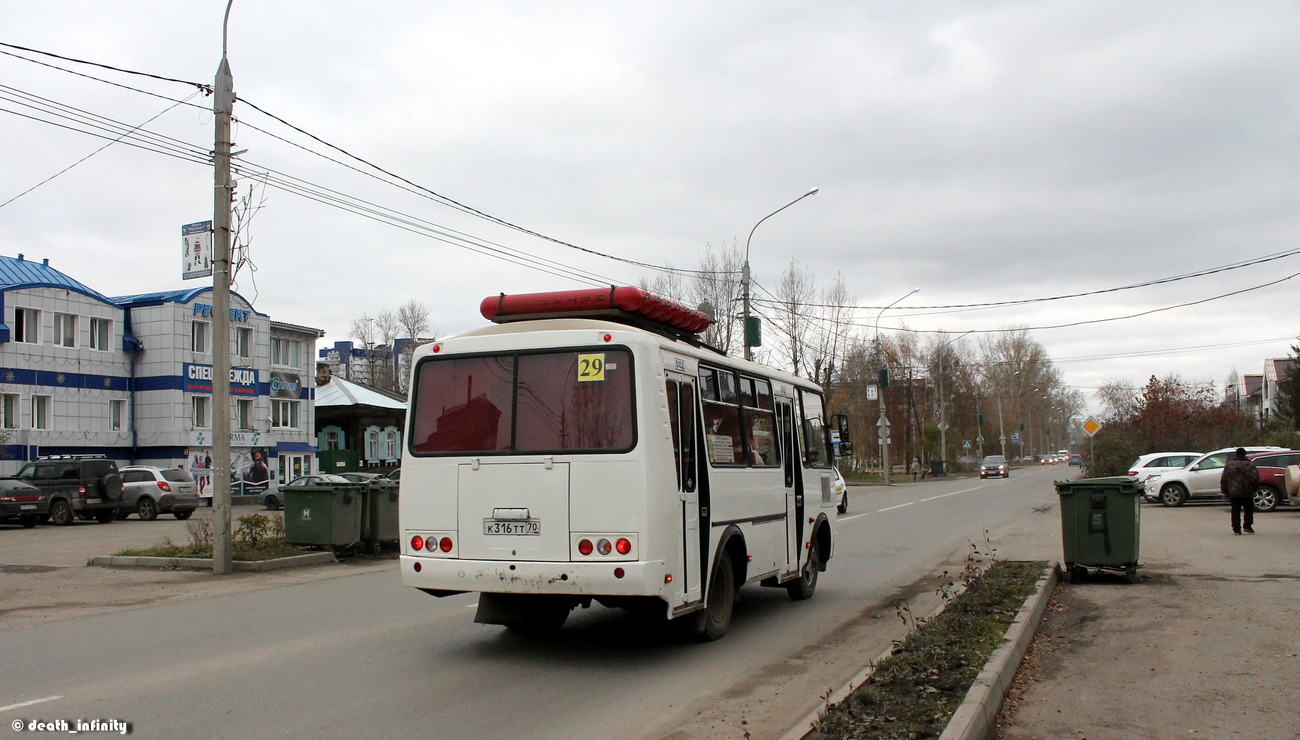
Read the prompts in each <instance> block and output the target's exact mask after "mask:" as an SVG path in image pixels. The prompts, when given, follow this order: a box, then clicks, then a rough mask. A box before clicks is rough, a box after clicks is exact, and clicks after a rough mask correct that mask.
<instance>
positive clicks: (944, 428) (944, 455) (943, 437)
mask: <svg viewBox="0 0 1300 740" xmlns="http://www.w3.org/2000/svg"><path fill="white" fill-rule="evenodd" d="M971 331H974V330H973V329H972V330H971ZM970 333H971V332H969V331H968V332H966V334H970ZM966 334H961V335H959V336H957V337H955V338H953V339H949V340H948V341H946V342H944V343H943V344H941V345H939V349H938V350H936V351H937V352H938V353H939V468H940V471H941V472H942V473H943V474H944V475H947V474H948V420H947V418H945V415H944V408H945V403H944V397H943V350H944V348H945V347H947V346H948V345H950V344H952V343H953V342H955V341H957V340H958V339H961V338H962V337H964V336H966Z"/></svg>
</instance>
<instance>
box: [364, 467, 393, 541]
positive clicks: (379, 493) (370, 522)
mask: <svg viewBox="0 0 1300 740" xmlns="http://www.w3.org/2000/svg"><path fill="white" fill-rule="evenodd" d="M362 495H363V496H364V497H365V502H366V507H365V508H366V511H365V517H364V519H363V521H362V523H361V539H363V540H365V541H366V542H367V543H369V544H370V545H371V547H372V549H373V550H374V551H375V552H378V551H379V549H380V546H381V545H382V544H383V543H385V542H397V540H398V538H399V537H400V536H401V532H400V531H399V530H398V528H397V496H398V483H397V482H396V481H387V480H384V481H379V480H376V481H371V482H369V483H367V484H366V485H365V487H364V490H363V491H362Z"/></svg>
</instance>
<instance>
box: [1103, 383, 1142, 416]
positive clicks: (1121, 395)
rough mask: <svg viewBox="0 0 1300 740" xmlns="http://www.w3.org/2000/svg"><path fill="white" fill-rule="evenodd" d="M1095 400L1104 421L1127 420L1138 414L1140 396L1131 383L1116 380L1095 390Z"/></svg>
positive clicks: (1136, 388)
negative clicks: (1098, 403) (1098, 404)
mask: <svg viewBox="0 0 1300 740" xmlns="http://www.w3.org/2000/svg"><path fill="white" fill-rule="evenodd" d="M1097 400H1098V401H1100V402H1101V408H1102V415H1103V416H1104V417H1105V418H1106V419H1111V420H1114V419H1129V418H1132V417H1133V416H1134V415H1136V414H1137V412H1138V408H1139V406H1140V401H1141V394H1140V393H1139V391H1138V387H1137V386H1136V385H1135V384H1134V383H1133V382H1132V381H1129V380H1124V379H1121V378H1116V379H1113V380H1109V381H1107V382H1105V383H1103V384H1102V385H1101V387H1100V388H1098V389H1097Z"/></svg>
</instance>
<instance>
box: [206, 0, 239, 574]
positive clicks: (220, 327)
mask: <svg viewBox="0 0 1300 740" xmlns="http://www.w3.org/2000/svg"><path fill="white" fill-rule="evenodd" d="M232 2H233V0H232ZM229 20H230V6H229V5H227V6H226V22H229ZM214 88H215V91H214V94H213V96H212V112H213V114H214V115H215V117H216V141H215V148H214V150H213V151H214V157H213V164H214V166H213V170H214V174H213V195H212V230H213V235H212V237H213V238H212V250H213V252H214V254H213V260H212V470H211V475H212V518H213V525H212V526H213V537H212V573H213V574H214V575H227V574H229V573H230V572H232V571H233V569H234V568H233V565H232V560H233V554H234V553H233V548H232V542H231V536H230V201H231V198H232V196H233V192H232V188H231V183H230V114H231V109H232V108H233V107H234V103H235V93H234V80H233V79H232V78H231V76H230V64H229V63H228V62H227V61H226V41H225V28H224V26H223V28H222V41H221V64H220V65H218V67H217V77H216V82H215V85H214Z"/></svg>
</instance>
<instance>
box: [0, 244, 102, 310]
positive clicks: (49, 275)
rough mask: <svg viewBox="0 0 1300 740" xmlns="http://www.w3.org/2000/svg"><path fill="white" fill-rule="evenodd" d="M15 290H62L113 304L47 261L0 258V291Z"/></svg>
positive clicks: (19, 256) (19, 257) (20, 257)
mask: <svg viewBox="0 0 1300 740" xmlns="http://www.w3.org/2000/svg"><path fill="white" fill-rule="evenodd" d="M15 288H63V289H65V290H71V291H74V292H77V293H81V294H82V295H85V296H89V297H91V298H94V299H95V300H98V301H103V302H104V303H108V304H113V303H114V301H113V300H112V299H110V298H108V297H107V296H105V295H104V294H102V293H100V292H99V291H96V290H91V289H90V288H87V287H86V286H85V285H82V284H81V283H79V282H77V281H76V280H73V279H72V278H70V277H68V276H67V275H64V274H63V273H61V272H59V271H58V270H56V269H54V268H53V267H50V261H49V260H42V261H41V262H30V261H28V260H26V259H23V256H22V255H21V254H20V255H18V256H17V257H4V256H0V290H13V289H15Z"/></svg>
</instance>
